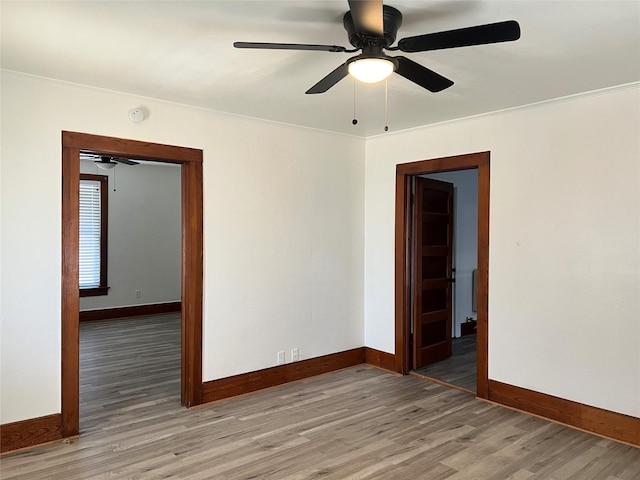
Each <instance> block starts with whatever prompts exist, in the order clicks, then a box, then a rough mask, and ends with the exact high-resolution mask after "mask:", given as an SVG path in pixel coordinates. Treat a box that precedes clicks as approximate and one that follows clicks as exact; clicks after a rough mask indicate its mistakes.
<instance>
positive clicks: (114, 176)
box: [113, 167, 116, 192]
mask: <svg viewBox="0 0 640 480" xmlns="http://www.w3.org/2000/svg"><path fill="white" fill-rule="evenodd" d="M113 191H114V192H115V191H116V169H115V167H114V169H113Z"/></svg>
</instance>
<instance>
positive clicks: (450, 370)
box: [413, 335, 477, 394]
mask: <svg viewBox="0 0 640 480" xmlns="http://www.w3.org/2000/svg"><path fill="white" fill-rule="evenodd" d="M476 345H477V341H476V335H466V336H464V337H460V338H454V339H452V341H451V351H452V354H451V356H450V357H449V358H447V359H445V360H442V361H441V362H437V363H434V364H432V365H427V366H426V367H422V368H419V369H416V370H414V371H413V373H415V374H417V375H421V376H423V377H427V378H433V379H435V380H439V381H440V382H443V383H447V384H449V385H455V386H456V387H459V388H462V389H463V390H467V391H469V392H473V393H474V394H475V393H476V392H477V386H476V385H477V383H476Z"/></svg>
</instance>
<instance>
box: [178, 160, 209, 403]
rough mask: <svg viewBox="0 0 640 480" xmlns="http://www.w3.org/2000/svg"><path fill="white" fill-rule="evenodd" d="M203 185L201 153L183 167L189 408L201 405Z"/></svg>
mask: <svg viewBox="0 0 640 480" xmlns="http://www.w3.org/2000/svg"><path fill="white" fill-rule="evenodd" d="M202 182H203V179H202V152H200V162H189V163H183V164H182V275H183V280H182V348H181V356H182V360H181V369H182V373H181V377H182V384H181V401H182V404H183V405H185V406H187V407H192V406H194V405H199V404H200V403H202V295H203V290H202V288H203V287H202V277H203V261H204V255H203V251H204V243H203V238H202V232H203V213H202V208H203V207H202V206H203V191H202ZM196 280H197V281H196Z"/></svg>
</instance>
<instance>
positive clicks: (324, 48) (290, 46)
mask: <svg viewBox="0 0 640 480" xmlns="http://www.w3.org/2000/svg"><path fill="white" fill-rule="evenodd" d="M233 46H234V47H236V48H259V49H265V50H315V51H319V52H346V51H347V49H346V48H345V47H341V46H340V45H311V44H306V43H264V42H234V43H233Z"/></svg>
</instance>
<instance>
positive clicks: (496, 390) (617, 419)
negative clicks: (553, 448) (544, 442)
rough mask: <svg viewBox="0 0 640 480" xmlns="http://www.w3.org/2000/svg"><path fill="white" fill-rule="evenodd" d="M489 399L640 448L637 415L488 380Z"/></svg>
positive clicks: (639, 426) (639, 424)
mask: <svg viewBox="0 0 640 480" xmlns="http://www.w3.org/2000/svg"><path fill="white" fill-rule="evenodd" d="M489 400H490V401H492V402H496V403H499V404H502V405H506V406H509V407H512V408H515V409H518V410H522V411H524V412H527V413H532V414H534V415H538V416H540V417H544V418H547V419H549V420H554V421H556V422H559V423H562V424H564V425H567V426H570V427H574V428H578V429H580V430H584V431H587V432H591V433H595V434H597V435H601V436H603V437H607V438H610V439H613V440H618V441H621V442H624V443H628V444H631V445H634V446H637V447H640V418H636V417H631V416H629V415H623V414H621V413H616V412H611V411H609V410H603V409H601V408H597V407H592V406H589V405H584V404H582V403H578V402H574V401H571V400H566V399H564V398H559V397H554V396H551V395H547V394H544V393H540V392H535V391H533V390H527V389H526V388H521V387H516V386H514V385H509V384H506V383H502V382H498V381H495V380H489Z"/></svg>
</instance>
